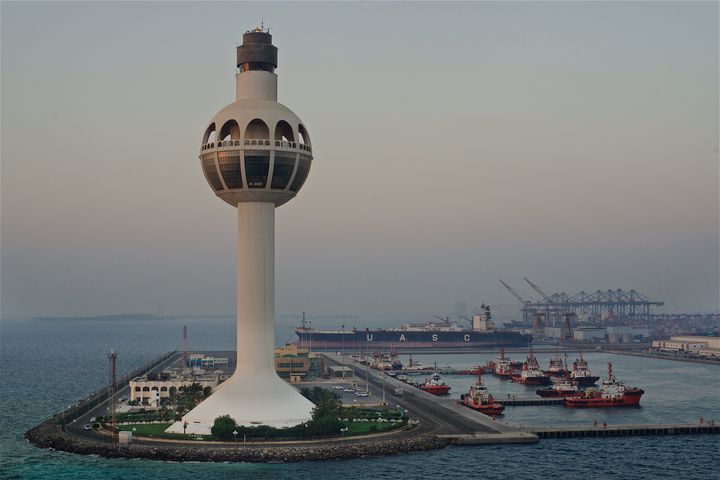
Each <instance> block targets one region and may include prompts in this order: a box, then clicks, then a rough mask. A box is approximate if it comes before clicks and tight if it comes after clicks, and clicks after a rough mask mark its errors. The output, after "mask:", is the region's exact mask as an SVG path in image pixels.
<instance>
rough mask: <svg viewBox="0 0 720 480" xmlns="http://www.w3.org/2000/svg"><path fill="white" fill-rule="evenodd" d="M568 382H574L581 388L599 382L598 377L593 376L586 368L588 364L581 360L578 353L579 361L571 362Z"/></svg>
mask: <svg viewBox="0 0 720 480" xmlns="http://www.w3.org/2000/svg"><path fill="white" fill-rule="evenodd" d="M570 380H574V381H576V382H577V384H578V385H580V386H581V387H587V386H590V385H595V383H596V382H597V381H598V380H600V377H598V376H597V375H593V374H592V372H591V371H590V369H589V368H588V363H587V361H586V360H585V359H584V358H583V356H582V352H580V359H579V360H578V359H577V358H576V359H575V361H574V362H573V368H572V371H571V372H570Z"/></svg>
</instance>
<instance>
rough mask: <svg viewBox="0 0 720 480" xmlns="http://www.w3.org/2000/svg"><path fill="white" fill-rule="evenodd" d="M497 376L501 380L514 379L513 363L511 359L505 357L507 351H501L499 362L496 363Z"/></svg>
mask: <svg viewBox="0 0 720 480" xmlns="http://www.w3.org/2000/svg"><path fill="white" fill-rule="evenodd" d="M494 373H495V375H497V376H498V377H500V378H510V377H512V374H513V370H512V361H511V360H510V358H509V357H506V356H505V349H504V348H501V349H500V355H498V357H497V361H496V362H495V370H494Z"/></svg>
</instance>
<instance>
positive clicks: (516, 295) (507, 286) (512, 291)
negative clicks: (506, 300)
mask: <svg viewBox="0 0 720 480" xmlns="http://www.w3.org/2000/svg"><path fill="white" fill-rule="evenodd" d="M498 280H500V279H498ZM500 283H502V284H503V287H505V288H507V290H508V292H510V293H512V295H513V297H515V298H517V299H518V301H519V302H520V303H522V304H523V305H525V304H527V303H530V302H528V301H527V300H525V299H524V298H522V297H521V296H520V294H519V293H517V292H516V291H515V290H514V289H513V288H512V287H511V286H510V285H508V284H507V283H505V282H503V281H502V280H500Z"/></svg>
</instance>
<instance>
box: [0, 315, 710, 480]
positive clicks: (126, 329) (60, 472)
mask: <svg viewBox="0 0 720 480" xmlns="http://www.w3.org/2000/svg"><path fill="white" fill-rule="evenodd" d="M182 325H188V327H189V332H190V342H189V347H190V348H191V349H193V350H230V349H232V348H233V343H232V342H233V341H234V325H233V322H232V320H230V319H217V318H214V319H203V318H184V319H168V320H151V321H148V320H143V321H139V320H138V321H129V320H113V321H67V320H63V321H35V320H4V321H3V322H2V324H1V325H0V355H1V356H2V357H1V368H0V385H2V388H0V405H1V406H2V408H0V478H1V479H33V480H34V479H73V480H79V479H128V478H158V479H164V478H168V479H185V478H187V479H213V480H222V479H284V478H288V479H289V478H292V479H319V478H323V479H324V478H331V479H334V478H342V479H361V478H378V479H382V478H402V479H403V480H415V479H417V480H420V479H423V480H425V479H427V478H429V477H430V478H433V479H457V478H478V479H508V478H514V479H525V478H528V479H534V478H543V477H552V478H560V479H562V478H568V479H571V478H572V479H575V478H585V479H604V478H635V479H656V478H695V479H715V478H717V471H718V468H720V465H719V464H718V462H719V461H720V460H719V458H720V456H719V455H718V452H720V437H718V436H714V435H713V436H711V435H705V436H702V435H693V436H666V437H623V438H583V439H563V440H543V441H541V442H539V443H537V444H533V445H502V446H483V447H450V448H447V449H444V450H439V451H433V452H422V453H416V454H409V455H398V456H388V457H380V458H365V459H357V460H350V461H328V462H317V463H303V464H288V465H284V464H270V465H262V464H260V465H258V464H201V463H191V464H178V463H167V462H151V461H145V460H107V459H102V458H97V457H84V456H79V455H72V454H66V453H61V452H55V451H48V450H42V449H38V448H36V447H34V446H32V445H30V444H28V443H27V442H26V441H25V440H24V439H23V433H24V432H25V431H26V430H27V429H28V428H30V427H32V426H34V425H36V424H37V423H39V422H40V421H41V420H43V419H44V418H46V417H48V416H50V415H52V414H53V413H55V412H57V411H58V410H60V409H61V408H62V407H63V406H67V405H70V404H72V403H74V402H76V401H77V400H78V399H80V398H83V397H85V396H87V395H89V394H90V393H91V392H92V391H94V390H95V389H97V388H98V387H100V386H102V385H104V384H105V382H106V379H107V362H106V355H107V352H108V350H109V348H110V347H111V346H112V347H114V348H115V349H116V351H117V352H118V355H119V358H118V366H119V371H120V372H124V371H128V370H130V369H132V368H136V367H138V366H142V365H143V364H144V363H145V362H147V361H149V360H151V359H152V358H154V357H156V356H157V355H158V354H159V353H161V352H164V351H168V350H173V349H178V348H179V345H180V332H181V328H182ZM283 333H287V332H283ZM286 336H288V337H289V335H286ZM280 338H282V337H280ZM571 355H574V354H571ZM571 355H569V358H570V359H571V360H572V359H574V356H571ZM524 356H525V355H524V354H519V353H513V354H511V357H512V358H513V359H514V360H521V359H523V358H524ZM549 356H550V354H544V353H540V354H538V358H539V360H540V364H541V366H543V367H545V366H546V365H547V361H548V358H549ZM584 356H585V358H586V359H587V360H588V362H589V363H590V368H591V369H592V370H593V371H594V372H595V373H596V374H599V375H603V374H605V369H606V367H607V361H609V360H611V361H612V362H613V364H614V366H615V372H616V375H617V377H618V379H619V380H622V381H624V382H626V383H627V384H628V385H630V386H639V387H641V388H643V389H644V390H645V392H646V393H645V395H644V396H643V399H642V402H641V405H642V406H641V407H639V408H633V409H612V411H607V410H603V411H601V412H600V411H595V410H593V411H589V410H570V409H564V408H563V407H560V406H544V407H508V409H507V410H506V411H507V415H506V416H505V419H504V420H503V421H507V422H508V423H511V424H515V425H520V424H522V425H541V424H582V423H590V422H592V421H593V420H595V419H597V420H598V421H602V422H608V423H667V422H680V421H697V419H698V418H699V417H700V416H704V417H705V419H710V418H715V419H716V420H717V419H720V395H719V393H720V367H717V366H710V365H696V364H690V363H679V362H671V361H667V360H656V359H648V358H635V357H625V356H619V355H607V354H601V353H586V354H584ZM494 357H495V355H493V354H484V355H465V354H463V355H417V356H414V359H415V360H420V361H422V362H423V363H425V364H426V365H432V364H433V363H434V362H435V361H437V362H438V364H439V365H443V366H444V365H450V366H455V367H458V368H460V367H462V368H467V367H470V366H472V365H474V364H477V363H485V362H486V361H487V360H490V359H493V358H494ZM404 359H405V358H403V360H404ZM445 379H446V381H447V383H448V384H450V385H451V386H452V394H453V395H454V396H459V394H460V393H464V392H465V391H466V390H467V388H468V387H469V385H470V384H471V383H472V382H473V381H474V378H473V377H471V376H446V377H445ZM485 380H486V381H487V383H488V386H489V387H490V390H491V391H492V392H493V393H495V394H496V395H497V396H498V397H499V398H502V396H503V395H505V396H506V395H507V394H511V395H516V396H517V397H518V398H520V397H531V396H533V393H534V390H535V388H537V387H526V386H522V385H515V384H511V383H510V382H508V381H501V380H498V379H495V378H494V377H491V376H489V375H488V376H486V377H485Z"/></svg>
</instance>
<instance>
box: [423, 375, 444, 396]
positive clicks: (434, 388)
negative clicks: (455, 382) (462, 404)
mask: <svg viewBox="0 0 720 480" xmlns="http://www.w3.org/2000/svg"><path fill="white" fill-rule="evenodd" d="M420 390H424V391H426V392H428V393H432V394H433V395H447V394H448V393H449V392H450V387H449V386H448V385H445V382H443V381H442V377H440V374H439V373H438V372H435V373H433V374H432V375H431V376H430V378H427V379H426V380H425V383H423V384H422V385H420Z"/></svg>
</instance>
